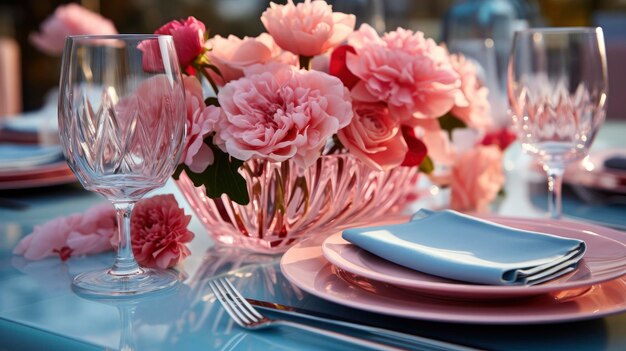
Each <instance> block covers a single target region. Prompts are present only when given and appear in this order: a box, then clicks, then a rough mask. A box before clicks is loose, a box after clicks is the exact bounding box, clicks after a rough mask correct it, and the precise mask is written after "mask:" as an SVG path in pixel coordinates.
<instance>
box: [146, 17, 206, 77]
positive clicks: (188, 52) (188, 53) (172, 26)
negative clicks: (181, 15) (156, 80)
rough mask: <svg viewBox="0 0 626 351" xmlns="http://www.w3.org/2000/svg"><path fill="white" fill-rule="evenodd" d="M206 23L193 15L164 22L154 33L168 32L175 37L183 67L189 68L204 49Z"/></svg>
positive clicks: (177, 52) (177, 53)
mask: <svg viewBox="0 0 626 351" xmlns="http://www.w3.org/2000/svg"><path fill="white" fill-rule="evenodd" d="M205 32H206V27H205V26H204V23H202V22H200V21H198V20H197V19H196V18H194V17H193V16H189V17H188V18H187V19H186V20H180V21H177V20H174V21H170V22H168V23H166V24H164V25H163V26H162V27H161V28H159V29H157V30H156V31H155V32H154V34H167V35H171V36H172V37H173V38H174V46H175V47H176V56H178V63H179V64H180V66H181V67H183V68H187V66H189V65H191V63H192V62H193V61H194V60H195V59H196V58H197V57H198V56H199V55H200V54H202V52H203V50H204V33H205Z"/></svg>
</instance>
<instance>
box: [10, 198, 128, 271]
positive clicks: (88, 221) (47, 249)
mask: <svg viewBox="0 0 626 351" xmlns="http://www.w3.org/2000/svg"><path fill="white" fill-rule="evenodd" d="M116 227H117V226H116V222H115V212H114V210H113V206H111V204H108V203H106V204H100V205H96V206H94V207H92V208H90V209H89V210H87V212H85V213H84V214H73V215H70V216H67V217H59V218H55V219H53V220H51V221H50V222H47V223H45V224H44V225H41V226H35V229H34V230H33V232H32V233H31V234H28V235H27V236H25V237H24V238H23V239H22V240H21V241H20V242H19V243H18V244H17V246H16V247H15V249H14V250H13V253H14V254H17V255H24V257H25V258H26V259H29V260H41V259H43V258H46V257H49V256H55V255H58V256H59V257H60V258H61V259H62V260H63V261H65V260H66V259H68V258H69V257H70V256H76V255H86V254H91V253H99V252H103V251H107V250H110V249H111V248H112V247H111V243H110V240H111V238H112V237H113V236H114V234H115V232H116Z"/></svg>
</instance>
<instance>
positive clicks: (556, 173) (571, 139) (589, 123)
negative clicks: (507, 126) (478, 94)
mask: <svg viewBox="0 0 626 351" xmlns="http://www.w3.org/2000/svg"><path fill="white" fill-rule="evenodd" d="M508 97H509V105H510V108H511V115H512V118H513V121H514V123H515V125H516V127H517V130H518V136H519V139H520V141H521V143H522V148H523V150H524V151H525V152H527V153H529V154H531V155H533V156H535V157H536V158H537V159H538V160H539V161H540V162H541V164H542V165H543V168H544V170H545V171H546V173H547V174H548V188H549V191H550V200H549V204H548V208H549V211H550V214H551V217H552V218H559V217H561V183H562V178H563V173H564V171H565V168H566V166H567V165H568V164H569V163H571V162H574V161H577V160H580V159H582V158H583V157H585V156H586V155H587V153H588V152H589V147H590V146H591V143H592V142H593V140H594V138H595V136H596V133H597V131H598V129H599V127H600V125H601V124H602V122H603V121H604V115H605V108H606V99H607V68H606V54H605V49H604V38H603V35H602V29H601V28H538V29H527V30H523V31H518V32H516V33H515V35H514V38H513V47H512V50H511V55H510V58H509V68H508Z"/></svg>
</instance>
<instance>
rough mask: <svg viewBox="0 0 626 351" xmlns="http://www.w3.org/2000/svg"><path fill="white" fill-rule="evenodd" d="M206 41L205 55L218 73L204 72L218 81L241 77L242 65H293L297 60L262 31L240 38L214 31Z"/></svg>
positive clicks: (222, 81) (223, 82)
mask: <svg viewBox="0 0 626 351" xmlns="http://www.w3.org/2000/svg"><path fill="white" fill-rule="evenodd" d="M206 45H207V47H208V49H209V51H208V52H207V56H208V57H209V60H210V62H211V63H212V64H214V65H215V67H217V68H218V69H219V71H220V73H221V75H222V76H221V77H218V76H217V75H216V74H214V73H213V71H211V70H208V71H207V72H208V73H209V74H211V77H212V78H213V80H214V81H215V82H216V83H217V84H219V85H224V84H226V83H228V82H230V81H231V80H235V79H239V78H241V77H243V71H244V69H245V68H246V67H249V66H252V65H254V64H258V63H261V64H263V63H270V62H281V63H286V64H290V65H297V63H298V58H297V57H296V56H295V55H294V54H292V53H290V52H286V51H283V50H281V48H280V47H278V45H276V43H275V42H274V39H272V37H271V36H270V35H269V34H267V33H262V34H261V35H259V36H258V37H256V38H250V37H244V38H243V39H239V38H238V37H236V36H234V35H229V36H228V37H227V38H224V37H221V36H219V35H216V36H214V37H213V38H211V39H209V41H207V43H206Z"/></svg>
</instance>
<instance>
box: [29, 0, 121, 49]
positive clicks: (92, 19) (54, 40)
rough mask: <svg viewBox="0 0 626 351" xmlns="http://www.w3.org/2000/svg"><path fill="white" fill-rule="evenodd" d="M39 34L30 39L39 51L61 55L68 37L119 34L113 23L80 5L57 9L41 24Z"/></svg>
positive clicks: (63, 6) (64, 6) (32, 34)
mask: <svg viewBox="0 0 626 351" xmlns="http://www.w3.org/2000/svg"><path fill="white" fill-rule="evenodd" d="M39 29H40V32H39V33H31V34H30V36H29V39H30V41H31V43H33V45H35V46H36V47H37V48H38V49H39V50H41V51H43V52H45V53H47V54H50V55H59V54H61V53H62V52H63V46H64V45H65V37H66V36H68V35H86V34H92V35H106V34H117V30H116V29H115V26H114V25H113V23H112V22H111V21H109V20H108V19H106V18H104V17H102V16H100V15H99V14H97V13H94V12H91V11H89V10H87V9H86V8H84V7H82V6H80V5H78V4H67V5H61V6H59V7H57V9H56V10H55V11H54V14H53V15H52V16H50V17H48V18H46V20H45V21H44V22H43V23H42V24H41V27H40V28H39Z"/></svg>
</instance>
